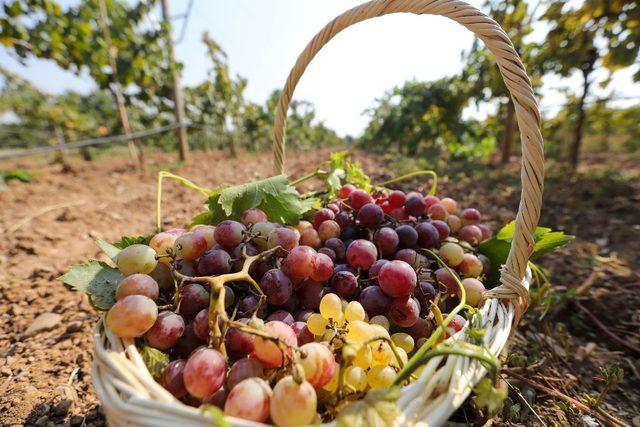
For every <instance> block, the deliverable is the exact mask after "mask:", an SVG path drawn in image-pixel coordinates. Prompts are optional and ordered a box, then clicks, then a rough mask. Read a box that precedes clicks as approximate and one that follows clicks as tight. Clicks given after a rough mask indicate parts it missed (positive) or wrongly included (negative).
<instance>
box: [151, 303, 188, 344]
mask: <svg viewBox="0 0 640 427" xmlns="http://www.w3.org/2000/svg"><path fill="white" fill-rule="evenodd" d="M183 333H184V320H183V319H182V317H181V316H179V315H177V314H175V313H174V312H172V311H163V312H162V313H160V314H158V318H157V319H156V321H155V323H154V324H153V326H152V327H151V329H149V330H148V331H147V333H146V334H145V338H146V339H147V343H148V344H149V345H150V346H151V347H154V348H157V349H158V350H168V349H170V348H171V347H173V346H174V345H175V344H176V343H177V342H178V340H179V339H180V337H182V334H183Z"/></svg>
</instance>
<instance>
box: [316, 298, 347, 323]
mask: <svg viewBox="0 0 640 427" xmlns="http://www.w3.org/2000/svg"><path fill="white" fill-rule="evenodd" d="M320 314H321V315H322V317H324V318H325V319H327V320H329V319H335V320H337V319H339V318H340V317H342V303H341V302H340V297H339V296H338V295H336V294H326V295H325V296H323V297H322V299H321V300H320Z"/></svg>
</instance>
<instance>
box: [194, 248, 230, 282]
mask: <svg viewBox="0 0 640 427" xmlns="http://www.w3.org/2000/svg"><path fill="white" fill-rule="evenodd" d="M197 269H198V274H199V275H201V276H218V275H220V274H227V273H228V272H230V271H231V257H230V256H229V254H228V253H227V251H225V250H223V249H211V250H208V251H206V252H205V253H204V254H203V255H202V256H201V257H200V259H199V260H198V268H197Z"/></svg>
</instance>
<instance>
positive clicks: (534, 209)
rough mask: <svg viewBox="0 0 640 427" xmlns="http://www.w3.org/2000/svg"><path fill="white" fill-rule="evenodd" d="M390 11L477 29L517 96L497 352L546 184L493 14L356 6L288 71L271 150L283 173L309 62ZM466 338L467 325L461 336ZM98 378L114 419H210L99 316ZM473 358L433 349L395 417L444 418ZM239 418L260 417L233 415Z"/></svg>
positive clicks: (524, 94)
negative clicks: (515, 168) (515, 206)
mask: <svg viewBox="0 0 640 427" xmlns="http://www.w3.org/2000/svg"><path fill="white" fill-rule="evenodd" d="M391 13H413V14H417V15H423V14H432V15H442V16H445V17H447V18H450V19H452V20H454V21H456V22H458V23H459V24H461V25H463V26H464V27H466V28H467V29H469V30H471V31H472V32H473V33H475V34H476V35H477V36H478V37H479V38H480V39H482V40H483V41H484V43H485V45H486V46H487V48H488V49H489V50H490V51H491V52H492V53H493V55H494V57H495V59H496V62H497V63H498V66H499V68H500V72H501V74H502V77H503V79H504V82H505V84H506V86H507V88H508V89H509V92H510V93H511V97H512V99H513V102H514V104H515V110H516V117H517V120H518V126H519V129H520V135H521V141H522V171H521V179H522V194H521V199H520V206H519V210H518V214H517V216H516V227H515V234H514V239H513V242H512V245H511V250H510V252H509V257H508V259H507V262H506V264H505V265H504V266H503V267H502V270H501V277H500V282H501V284H500V285H499V286H497V287H496V288H494V289H492V290H490V291H488V292H487V295H486V296H487V300H486V303H485V305H484V307H483V308H482V313H483V319H484V322H485V325H484V327H485V328H486V331H487V333H486V335H485V337H484V341H485V344H486V345H487V347H488V348H489V349H490V351H491V352H492V353H494V354H496V355H497V354H499V353H500V352H501V351H502V349H503V347H504V345H505V343H506V342H507V339H508V338H509V335H510V332H511V330H512V327H514V326H515V325H516V324H517V323H518V320H519V319H520V316H521V315H522V313H523V311H524V310H525V309H526V306H527V301H528V287H529V280H530V276H529V272H528V271H527V262H528V259H529V255H530V254H531V251H532V248H533V231H534V229H535V227H536V225H537V222H538V218H539V215H540V206H541V202H542V187H543V183H542V181H543V171H544V168H543V146H542V136H541V134H540V115H539V111H538V106H537V103H536V100H535V98H534V94H533V89H532V87H531V83H530V81H529V78H528V77H527V74H526V72H525V69H524V66H523V65H522V62H521V61H520V58H519V57H518V54H517V53H516V52H515V50H514V48H513V46H512V44H511V42H510V40H509V38H508V37H507V35H506V34H505V33H504V31H503V30H502V29H501V28H500V26H499V25H498V24H497V23H496V22H494V21H493V20H492V19H490V18H489V17H487V16H486V15H484V14H483V13H482V12H480V11H479V10H477V9H476V8H474V7H472V6H470V5H468V4H466V3H464V2H462V1H455V0H378V1H370V2H368V3H365V4H362V5H360V6H357V7H354V8H352V9H350V10H348V11H347V12H345V13H343V14H342V15H340V16H338V17H337V18H335V19H334V20H333V21H331V22H330V23H329V24H327V25H326V26H325V27H324V28H323V29H322V30H321V31H320V32H319V33H318V34H317V35H316V36H315V37H314V38H313V39H312V40H311V42H310V43H309V44H308V45H307V47H306V48H305V50H304V51H303V52H302V54H301V55H300V57H299V58H298V60H297V62H296V64H295V66H294V67H293V69H292V71H291V73H290V74H289V78H288V79H287V82H286V85H285V87H284V91H283V93H282V96H281V98H280V102H279V104H278V109H277V112H276V120H275V126H274V142H273V154H274V163H275V168H276V171H277V172H278V173H281V172H284V151H285V150H284V129H285V123H286V113H287V108H288V106H289V102H290V100H291V96H292V95H293V91H294V89H295V87H296V84H297V83H298V80H299V79H300V77H301V76H302V74H303V72H304V70H305V69H306V67H307V65H308V64H309V63H310V62H311V60H312V59H313V58H314V56H315V55H316V54H317V53H318V51H319V50H320V49H321V48H322V47H323V46H324V45H325V44H326V43H327V42H329V40H331V39H332V38H333V37H334V36H335V35H336V34H338V33H339V32H340V31H342V30H344V29H345V28H347V27H349V26H350V25H354V24H356V23H358V22H361V21H364V20H367V19H371V18H376V17H380V16H384V15H387V14H391ZM457 338H458V339H463V340H464V339H465V336H464V330H463V331H462V333H461V334H460V336H458V337H457ZM94 345H95V359H94V363H93V383H94V386H95V389H96V393H97V394H98V396H99V397H100V400H101V401H102V405H103V409H104V412H105V414H106V416H107V420H108V422H109V423H110V425H112V426H120V425H122V426H125V425H126V426H132V425H139V426H154V427H157V426H177V425H180V426H206V425H209V426H210V425H212V424H213V420H212V418H210V417H206V416H205V415H203V414H202V413H200V411H199V410H198V409H196V408H192V407H189V406H186V405H184V404H182V403H181V402H179V401H178V400H176V399H175V398H174V397H173V396H172V395H171V394H170V393H169V392H167V391H166V390H165V389H164V388H162V387H161V386H160V385H159V384H158V383H156V382H155V381H154V380H153V378H152V377H151V375H150V373H149V372H148V370H147V368H146V367H145V364H144V362H143V361H142V358H141V356H140V354H139V353H138V351H137V350H136V347H135V345H134V344H133V342H132V341H128V340H122V339H119V338H117V337H115V336H114V335H112V334H111V333H110V332H109V331H108V330H106V328H104V326H103V324H102V322H99V323H98V325H97V326H96V328H95V332H94ZM485 373H486V370H485V369H484V368H483V367H482V366H480V364H479V363H478V362H476V361H472V360H470V359H468V358H464V357H460V356H449V357H446V360H445V357H444V356H440V357H435V358H433V359H431V360H430V361H429V362H428V364H427V365H426V368H425V369H424V371H423V373H422V375H421V377H420V378H419V379H418V380H417V381H416V382H414V383H412V384H410V385H408V386H406V387H405V388H404V389H403V390H402V396H401V398H400V399H399V401H398V403H399V406H400V408H401V410H402V416H401V417H400V418H399V419H398V422H397V424H398V425H424V426H427V425H428V426H434V425H441V424H443V423H444V422H445V421H446V420H447V418H448V417H449V416H450V415H451V413H452V412H453V411H455V410H456V408H457V407H458V406H459V405H461V404H462V402H463V401H464V400H465V398H466V397H467V396H468V395H469V393H470V392H471V388H472V386H473V385H474V384H476V383H477V382H478V381H479V380H480V379H481V378H482V377H483V375H485ZM228 422H229V423H230V424H231V425H234V426H249V425H251V426H256V425H259V424H256V423H251V422H247V421H244V420H239V419H234V418H229V419H228Z"/></svg>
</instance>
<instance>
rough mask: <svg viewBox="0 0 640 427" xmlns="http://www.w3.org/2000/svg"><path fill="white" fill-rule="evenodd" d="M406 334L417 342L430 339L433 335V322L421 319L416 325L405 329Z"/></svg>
mask: <svg viewBox="0 0 640 427" xmlns="http://www.w3.org/2000/svg"><path fill="white" fill-rule="evenodd" d="M405 332H406V333H408V334H409V335H411V336H412V337H413V338H414V339H416V340H417V339H419V338H428V337H430V336H431V334H432V333H433V324H432V323H431V321H429V320H427V319H423V318H422V317H420V318H418V320H417V321H416V323H414V324H413V325H412V326H409V327H408V328H407V329H405Z"/></svg>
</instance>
